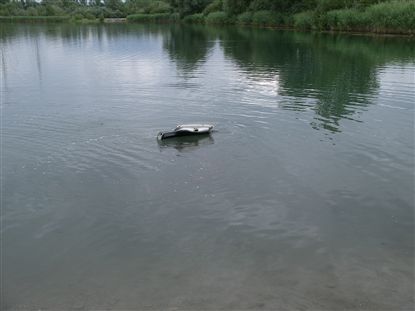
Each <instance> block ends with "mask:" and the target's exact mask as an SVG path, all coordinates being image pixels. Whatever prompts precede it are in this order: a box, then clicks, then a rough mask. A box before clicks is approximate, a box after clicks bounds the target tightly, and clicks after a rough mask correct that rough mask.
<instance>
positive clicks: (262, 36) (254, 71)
mask: <svg viewBox="0 0 415 311" xmlns="http://www.w3.org/2000/svg"><path fill="white" fill-rule="evenodd" d="M0 32H1V36H0V40H1V41H0V42H1V47H0V49H1V68H0V70H1V112H2V114H1V121H2V122H1V138H2V157H1V158H2V174H1V177H2V187H1V190H2V202H1V203H2V204H1V206H2V215H1V216H2V218H1V219H2V223H1V233H2V259H3V271H2V272H3V276H2V283H3V289H2V304H3V308H4V309H5V310H17V309H36V310H37V309H52V310H64V309H66V310H68V309H78V310H83V309H85V310H89V309H112V310H116V309H117V310H119V309H136V310H137V309H138V310H158V309H161V310H166V309H167V310H201V309H203V310H218V309H222V310H261V309H263V310H276V309H278V310H346V309H349V310H350V309H353V310H381V309H382V310H406V309H412V307H413V305H414V300H413V299H414V298H413V293H414V192H413V191H414V113H415V109H414V103H415V39H414V38H409V37H377V36H363V35H345V34H343V35H339V34H337V35H335V34H312V33H300V32H290V31H277V30H270V29H251V28H233V27H229V28H215V27H203V26H179V25H127V24H120V25H91V26H86V25H84V26H83V25H52V24H45V25H34V24H33V25H30V24H27V25H18V24H14V25H13V24H1V30H0ZM195 122H196V123H200V122H207V123H212V124H214V125H215V131H214V132H213V133H212V135H211V136H208V137H193V138H187V139H186V138H185V139H180V140H177V139H173V140H165V141H163V142H158V141H157V140H156V135H157V133H158V132H159V131H161V130H169V129H172V128H174V127H175V126H176V125H177V124H181V123H195Z"/></svg>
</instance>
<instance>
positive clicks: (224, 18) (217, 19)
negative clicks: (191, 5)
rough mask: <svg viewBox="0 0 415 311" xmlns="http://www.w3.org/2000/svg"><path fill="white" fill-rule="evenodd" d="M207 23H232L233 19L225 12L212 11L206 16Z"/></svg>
mask: <svg viewBox="0 0 415 311" xmlns="http://www.w3.org/2000/svg"><path fill="white" fill-rule="evenodd" d="M205 21H206V24H222V25H224V24H232V23H233V20H232V19H231V18H230V17H229V16H228V15H227V14H226V13H225V12H212V13H210V14H209V15H208V16H206V19H205Z"/></svg>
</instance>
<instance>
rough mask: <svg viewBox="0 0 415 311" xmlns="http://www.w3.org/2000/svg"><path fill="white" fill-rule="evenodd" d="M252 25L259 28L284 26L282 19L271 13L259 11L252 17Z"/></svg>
mask: <svg viewBox="0 0 415 311" xmlns="http://www.w3.org/2000/svg"><path fill="white" fill-rule="evenodd" d="M252 24H253V25H258V26H278V25H281V24H282V17H281V15H279V14H277V13H274V12H271V11H258V12H255V13H254V14H253V15H252Z"/></svg>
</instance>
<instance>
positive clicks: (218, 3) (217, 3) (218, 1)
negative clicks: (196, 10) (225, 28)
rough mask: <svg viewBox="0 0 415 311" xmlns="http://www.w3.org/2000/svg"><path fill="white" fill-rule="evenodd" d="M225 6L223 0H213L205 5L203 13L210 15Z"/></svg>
mask: <svg viewBox="0 0 415 311" xmlns="http://www.w3.org/2000/svg"><path fill="white" fill-rule="evenodd" d="M222 8H223V2H222V0H213V1H212V2H211V3H209V4H208V5H207V7H205V9H204V10H203V14H205V15H208V14H210V13H213V12H220V11H222Z"/></svg>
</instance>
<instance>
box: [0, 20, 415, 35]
mask: <svg viewBox="0 0 415 311" xmlns="http://www.w3.org/2000/svg"><path fill="white" fill-rule="evenodd" d="M2 22H5V23H68V24H186V25H202V26H203V25H207V26H218V27H219V26H222V27H223V26H235V27H244V28H259V29H277V30H289V31H299V32H315V33H329V34H351V35H362V36H366V35H373V36H386V37H387V36H390V37H395V36H404V37H413V36H415V31H406V32H404V31H396V30H391V29H381V30H378V31H361V30H335V29H332V30H320V29H299V28H295V27H293V26H290V25H281V26H278V25H273V26H268V25H254V24H237V23H236V24H215V23H189V22H185V21H177V20H176V21H173V20H160V21H134V20H129V18H128V17H117V18H103V19H98V18H97V19H73V18H71V17H70V16H0V23H2Z"/></svg>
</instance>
